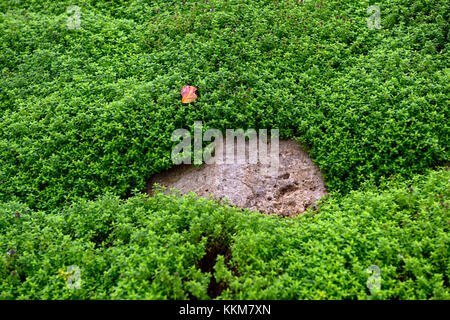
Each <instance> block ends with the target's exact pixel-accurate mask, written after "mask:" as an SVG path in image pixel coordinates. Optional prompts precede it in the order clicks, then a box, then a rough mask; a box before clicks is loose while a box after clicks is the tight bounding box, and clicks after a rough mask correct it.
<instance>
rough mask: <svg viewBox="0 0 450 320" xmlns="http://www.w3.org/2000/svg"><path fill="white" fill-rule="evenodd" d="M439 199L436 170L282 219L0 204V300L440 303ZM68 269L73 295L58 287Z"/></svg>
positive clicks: (441, 184)
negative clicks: (370, 282)
mask: <svg viewBox="0 0 450 320" xmlns="http://www.w3.org/2000/svg"><path fill="white" fill-rule="evenodd" d="M411 188H412V189H411ZM449 198H450V171H448V170H447V171H445V170H442V171H434V172H430V173H429V174H427V175H426V176H425V177H420V178H419V177H416V178H415V181H412V182H411V184H406V183H398V182H395V183H394V182H392V183H391V184H390V186H389V190H388V191H384V192H377V191H376V190H375V191H353V192H351V193H350V194H349V195H347V196H346V197H344V198H340V199H337V200H335V199H334V198H333V197H331V198H329V199H328V200H327V201H325V202H324V203H323V204H322V205H321V207H320V212H314V211H310V212H309V213H308V214H306V215H303V216H298V217H297V218H294V219H286V218H281V217H277V216H269V217H268V216H265V215H263V214H258V213H251V212H248V211H247V212H245V211H242V210H238V209H236V208H230V207H224V206H222V205H220V204H218V203H215V202H213V201H212V200H205V199H202V200H200V201H197V200H196V199H195V196H194V195H193V194H191V195H187V196H184V197H178V196H177V195H172V196H166V195H162V194H158V195H156V196H155V197H154V198H147V199H146V198H145V196H138V197H132V198H130V199H127V200H120V199H119V198H118V197H116V196H112V195H107V196H104V197H102V198H100V199H98V200H96V201H80V202H77V203H75V204H73V205H72V206H70V207H67V208H65V209H63V210H62V211H60V212H59V213H55V214H45V213H44V212H39V211H33V210H30V209H29V208H28V207H27V206H26V205H25V204H21V203H18V202H11V203H6V204H3V205H1V206H0V279H2V281H1V282H0V299H110V298H117V299H130V298H131V299H183V298H184V299H187V298H198V299H207V298H209V297H211V298H224V299H230V298H231V299H244V298H245V299H342V298H344V299H356V298H358V299H366V298H370V299H374V298H375V299H382V298H384V299H386V298H389V299H413V298H415V299H428V298H434V299H450V291H449V273H450V270H449V259H450V252H449V245H450V232H449V231H450V230H449V229H450V213H449V212H450V211H449V210H448V205H449V204H450V201H449ZM19 216H20V217H19ZM11 250H15V251H13V252H12V253H11ZM7 252H9V253H10V254H6V253H7ZM70 265H76V266H78V267H79V268H80V276H81V287H80V289H78V290H76V289H73V290H71V289H69V288H68V287H67V286H66V281H65V280H64V279H63V278H61V277H58V274H59V272H58V270H60V269H61V270H64V271H66V270H67V268H68V267H69V266H70ZM371 265H375V266H377V267H379V269H380V276H381V283H380V284H381V289H380V290H376V291H375V292H373V294H370V291H369V289H368V288H367V286H366V283H367V279H368V277H369V276H370V275H369V274H368V273H367V272H366V270H367V268H368V267H369V266H371ZM211 274H213V276H212V275H211ZM211 279H214V280H211Z"/></svg>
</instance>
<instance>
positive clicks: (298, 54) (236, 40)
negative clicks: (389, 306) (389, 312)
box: [0, 0, 450, 299]
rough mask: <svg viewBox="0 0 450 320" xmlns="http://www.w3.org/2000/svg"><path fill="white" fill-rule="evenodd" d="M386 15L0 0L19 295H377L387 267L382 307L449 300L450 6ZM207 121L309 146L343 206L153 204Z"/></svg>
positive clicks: (301, 8)
mask: <svg viewBox="0 0 450 320" xmlns="http://www.w3.org/2000/svg"><path fill="white" fill-rule="evenodd" d="M374 3H375V2H374V1H356V0H353V1H350V0H332V1H314V0H305V1H296V0H284V1H272V0H270V1H269V0H258V1H251V0H220V1H219V0H209V1H203V0H199V1H151V0H134V1H133V0H131V1H118V0H112V1H96V0H70V1H53V0H14V1H13V0H10V1H8V0H2V1H0V213H1V215H0V249H1V252H0V289H1V290H0V298H3V299H6V298H193V297H195V298H208V297H210V298H214V297H216V296H217V297H220V298H230V297H232V298H367V297H368V296H367V294H369V291H368V289H367V286H366V280H367V277H368V275H367V273H366V272H365V270H366V269H367V267H368V266H370V265H377V266H379V267H380V269H381V277H382V290H381V291H380V292H377V293H375V294H373V295H371V296H370V297H371V298H398V299H406V298H445V299H448V298H449V289H448V287H449V286H448V272H449V270H448V268H449V267H448V265H449V263H448V262H449V261H448V258H449V257H448V255H449V253H448V248H449V236H448V226H449V224H448V222H449V217H448V211H446V209H445V206H447V205H448V188H449V184H448V179H449V174H448V172H446V171H442V170H441V171H435V172H434V173H427V175H426V178H423V179H425V180H424V182H423V183H422V182H419V181H418V180H417V179H419V180H420V179H422V178H419V175H420V174H425V173H426V172H428V170H429V169H432V168H434V169H436V168H439V167H441V166H443V165H444V166H445V165H447V164H448V160H449V150H448V147H449V136H450V135H449V123H448V115H449V114H450V112H449V111H450V110H449V101H448V100H449V99H448V93H449V91H448V89H449V87H448V84H449V83H450V75H449V68H448V61H449V52H448V32H449V30H448V21H449V12H450V8H449V2H448V1H439V0H387V1H377V3H379V7H380V10H381V29H369V28H368V26H367V23H366V20H367V17H368V16H369V15H370V14H371V13H367V8H368V6H369V5H372V4H374ZM71 5H76V6H78V7H79V8H80V13H81V17H80V22H81V25H80V28H79V29H69V28H68V27H67V21H68V18H69V17H72V18H73V15H74V12H71V13H69V12H67V8H68V7H69V6H71ZM183 85H193V86H196V87H197V88H198V92H199V98H198V100H196V101H195V102H194V103H192V104H189V105H185V104H181V103H180V99H181V96H180V90H181V87H182V86H183ZM195 120H201V121H203V124H204V129H205V130H206V129H208V128H218V129H221V130H224V129H226V128H233V129H235V128H244V129H245V128H256V129H261V128H266V129H271V128H279V129H280V132H281V135H282V137H284V138H296V139H299V140H300V141H301V142H302V143H304V145H305V146H307V147H308V149H309V150H310V154H311V156H312V157H313V158H314V160H315V161H316V163H317V164H318V165H319V166H320V168H321V170H322V171H323V172H324V174H325V177H326V180H327V187H328V189H329V190H330V191H331V192H332V194H333V196H332V197H331V198H330V199H328V200H327V202H326V203H325V204H324V205H323V207H322V208H321V209H320V212H314V211H310V212H309V213H308V214H306V215H305V216H303V217H299V218H296V219H292V220H291V219H281V218H276V217H267V216H263V215H259V214H256V213H250V212H245V213H243V212H241V211H239V210H237V209H230V208H227V207H224V206H222V205H220V204H215V203H212V202H205V201H203V200H200V201H196V200H194V198H193V197H185V198H181V199H179V198H176V197H167V196H163V195H157V196H156V197H155V198H152V199H148V200H146V199H144V197H143V196H142V195H139V192H140V191H142V190H144V189H145V185H146V182H147V181H148V178H149V177H150V176H151V175H152V174H153V173H155V172H159V171H161V170H164V169H167V168H169V167H170V166H171V165H172V164H171V160H170V151H171V149H172V147H173V146H174V144H175V143H176V142H172V141H171V140H170V137H171V133H172V131H173V130H175V129H177V128H191V129H192V127H193V123H194V121H195ZM392 176H395V178H394V179H396V182H395V183H393V184H389V183H390V182H389V183H387V181H391V180H390V177H392ZM408 179H416V180H417V181H416V182H417V183H418V187H417V188H416V187H415V188H414V190H413V191H412V192H408V189H409V187H408V186H407V185H406V182H405V181H407V180H408ZM402 181H403V182H402ZM357 190H359V191H357ZM134 194H137V195H136V196H133V195H134ZM97 197H100V198H99V199H97ZM441 197H442V198H441ZM126 198H128V200H125V199H126ZM16 212H17V214H16ZM313 214H315V216H312V215H313ZM19 216H20V217H19ZM11 250H13V251H11ZM14 250H15V251H14ZM7 252H8V253H9V254H7ZM217 257H218V258H217ZM216 262H217V263H216ZM70 265H78V266H79V267H80V268H81V273H82V280H83V285H82V288H81V289H80V290H69V289H68V288H67V287H66V285H65V282H64V280H63V278H62V277H59V278H57V276H58V275H59V276H61V275H62V273H61V272H64V270H66V269H67V267H68V266H70ZM59 269H61V270H63V271H61V270H60V272H59V273H58V270H59ZM210 273H214V275H215V276H214V277H212V278H211V277H210V276H209V274H210ZM211 279H213V280H211Z"/></svg>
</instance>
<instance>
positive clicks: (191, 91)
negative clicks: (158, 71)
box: [181, 86, 197, 103]
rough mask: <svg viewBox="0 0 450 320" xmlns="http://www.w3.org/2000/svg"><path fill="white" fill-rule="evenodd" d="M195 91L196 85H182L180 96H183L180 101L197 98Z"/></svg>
mask: <svg viewBox="0 0 450 320" xmlns="http://www.w3.org/2000/svg"><path fill="white" fill-rule="evenodd" d="M195 91H197V88H196V87H192V86H184V87H183V89H181V96H182V97H183V98H182V99H181V102H182V103H190V102H192V101H194V100H195V99H197V95H196V94H195Z"/></svg>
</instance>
